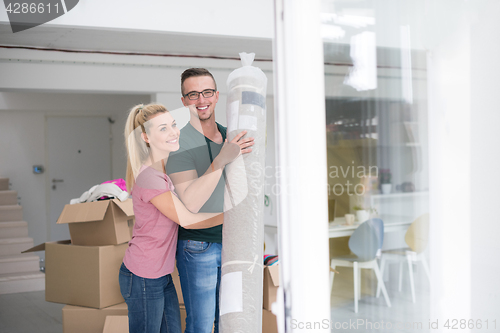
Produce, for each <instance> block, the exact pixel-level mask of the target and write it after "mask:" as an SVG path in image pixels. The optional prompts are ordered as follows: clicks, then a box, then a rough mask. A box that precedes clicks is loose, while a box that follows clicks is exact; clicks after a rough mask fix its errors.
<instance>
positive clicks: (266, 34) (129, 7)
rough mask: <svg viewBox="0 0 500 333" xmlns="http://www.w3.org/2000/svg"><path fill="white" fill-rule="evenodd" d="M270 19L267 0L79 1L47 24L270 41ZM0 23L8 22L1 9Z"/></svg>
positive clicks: (270, 7) (271, 22) (269, 6)
mask: <svg viewBox="0 0 500 333" xmlns="http://www.w3.org/2000/svg"><path fill="white" fill-rule="evenodd" d="M272 17H273V2H272V1H269V0H254V1H227V0H225V1H224V0H212V1H209V2H207V1H201V0H189V1H141V2H137V1H134V0H121V1H111V0H81V1H79V3H78V4H77V5H76V7H74V8H73V9H72V10H71V11H69V12H67V13H66V14H64V15H63V16H60V17H58V18H57V19H55V20H53V21H51V22H49V23H47V24H46V25H52V26H66V27H80V28H82V27H83V28H91V29H125V30H137V31H163V32H176V33H193V34H210V35H226V36H240V37H258V38H272V34H273V19H272ZM0 22H8V17H7V13H6V12H5V11H4V10H2V11H0Z"/></svg>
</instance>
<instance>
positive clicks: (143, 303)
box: [119, 263, 181, 333]
mask: <svg viewBox="0 0 500 333" xmlns="http://www.w3.org/2000/svg"><path fill="white" fill-rule="evenodd" d="M119 282H120V290H121V293H122V296H123V298H124V299H125V302H126V303H127V306H128V323H129V332H130V333H139V332H140V333H158V332H161V333H181V314H180V310H179V300H178V299H177V293H176V292H175V287H174V283H173V282H172V277H171V276H170V274H168V275H165V276H162V277H160V278H158V279H147V278H142V277H140V276H137V275H135V274H134V273H132V272H131V271H129V270H128V269H127V267H125V265H124V264H123V263H122V266H121V267H120V277H119Z"/></svg>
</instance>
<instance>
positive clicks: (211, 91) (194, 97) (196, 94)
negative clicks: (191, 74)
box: [182, 89, 215, 101]
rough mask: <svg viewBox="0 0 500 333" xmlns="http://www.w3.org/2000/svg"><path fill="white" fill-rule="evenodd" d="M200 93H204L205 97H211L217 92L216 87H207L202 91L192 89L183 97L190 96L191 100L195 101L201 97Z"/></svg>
mask: <svg viewBox="0 0 500 333" xmlns="http://www.w3.org/2000/svg"><path fill="white" fill-rule="evenodd" d="M200 94H202V95H203V97H205V98H210V97H212V96H213V95H214V94H215V89H205V90H203V91H201V92H198V91H191V92H188V93H187V94H185V95H183V96H182V97H186V96H187V98H189V99H190V100H192V101H195V100H197V99H198V98H200Z"/></svg>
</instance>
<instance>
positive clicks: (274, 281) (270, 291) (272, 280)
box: [262, 265, 280, 311]
mask: <svg viewBox="0 0 500 333" xmlns="http://www.w3.org/2000/svg"><path fill="white" fill-rule="evenodd" d="M279 285H280V269H279V265H273V266H266V267H264V290H263V294H264V301H263V303H262V304H263V307H264V309H266V310H269V311H271V306H272V304H273V303H274V302H276V293H277V292H278V287H279Z"/></svg>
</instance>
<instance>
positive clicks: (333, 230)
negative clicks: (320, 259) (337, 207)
mask: <svg viewBox="0 0 500 333" xmlns="http://www.w3.org/2000/svg"><path fill="white" fill-rule="evenodd" d="M379 218H381V219H382V221H384V233H387V232H394V231H404V230H406V229H408V227H409V226H410V224H411V223H412V222H413V219H412V218H411V217H409V216H394V215H382V216H379ZM359 225H360V223H359V222H357V221H356V222H354V224H353V225H347V223H346V221H345V217H336V218H335V221H334V222H330V223H329V224H328V237H329V238H337V237H346V236H350V235H352V233H353V232H354V230H356V228H357V227H359Z"/></svg>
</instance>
